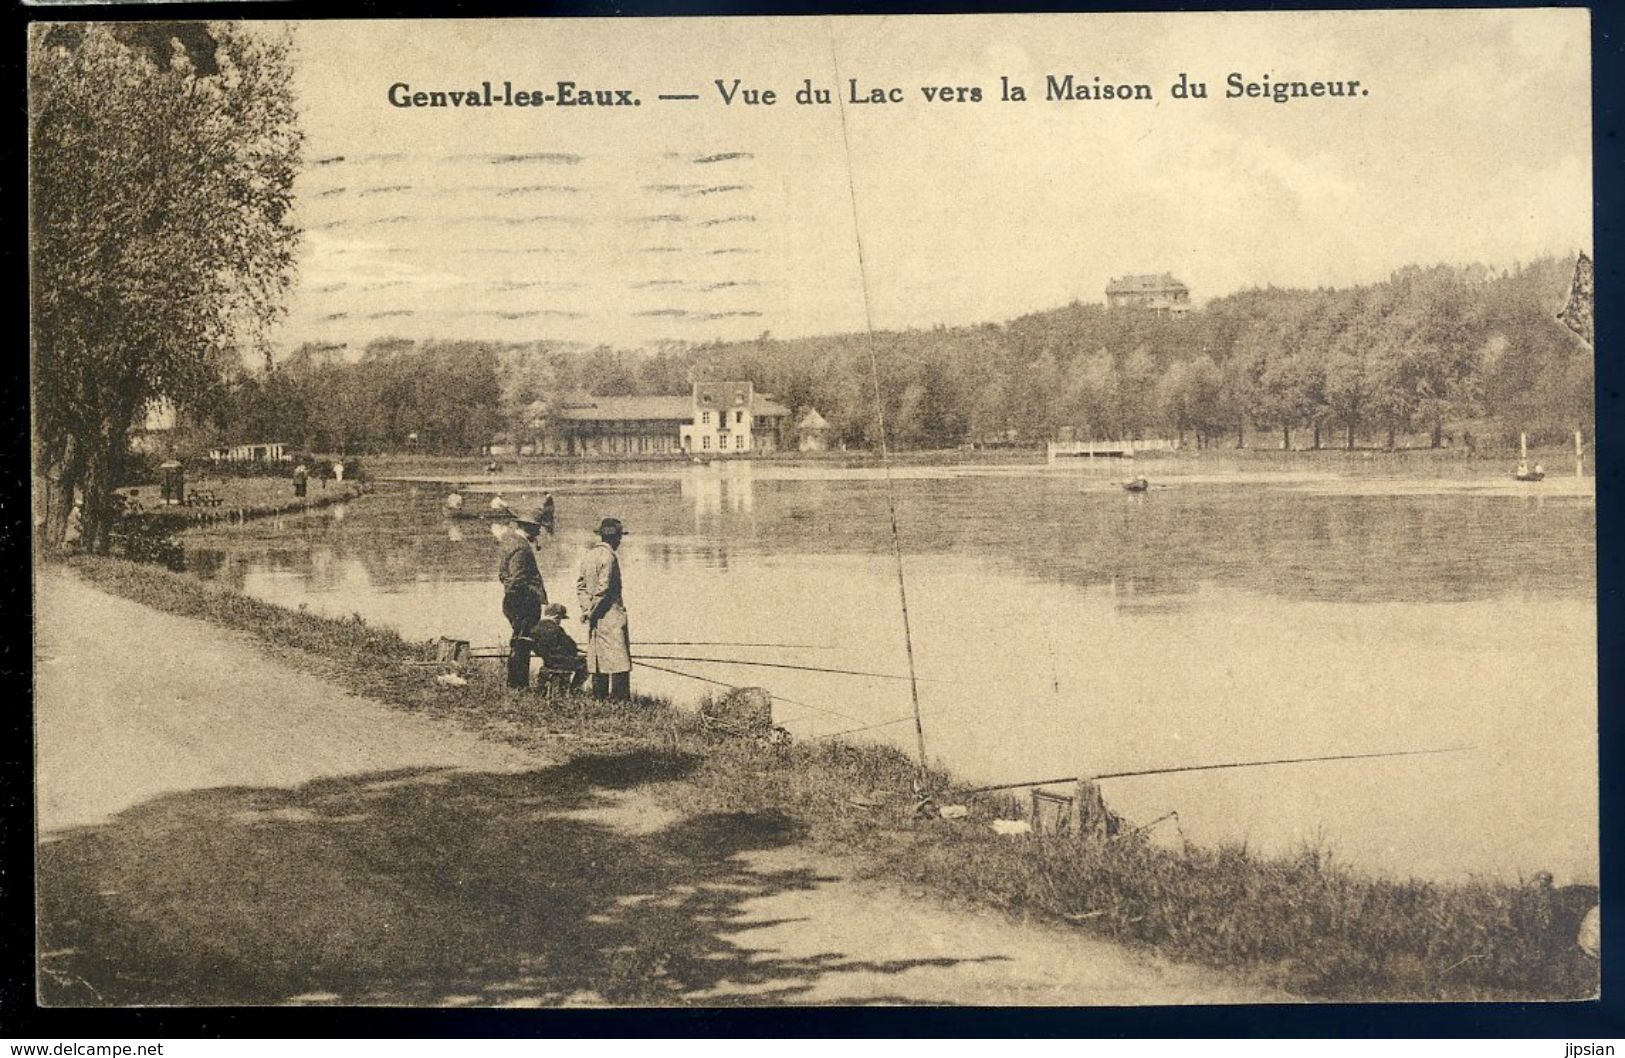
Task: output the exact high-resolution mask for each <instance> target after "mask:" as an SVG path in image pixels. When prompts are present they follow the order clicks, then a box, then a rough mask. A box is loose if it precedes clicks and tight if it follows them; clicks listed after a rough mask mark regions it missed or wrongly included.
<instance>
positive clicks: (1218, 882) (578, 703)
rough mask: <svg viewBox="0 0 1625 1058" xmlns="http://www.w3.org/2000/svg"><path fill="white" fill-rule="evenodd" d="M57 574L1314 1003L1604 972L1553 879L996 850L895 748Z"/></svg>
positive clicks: (152, 586) (813, 837)
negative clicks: (925, 810)
mask: <svg viewBox="0 0 1625 1058" xmlns="http://www.w3.org/2000/svg"><path fill="white" fill-rule="evenodd" d="M69 562H70V564H71V566H72V568H74V569H76V570H77V571H78V572H79V573H80V574H81V575H83V576H84V577H86V578H87V579H88V580H90V581H91V582H92V583H94V584H96V585H97V586H99V587H101V588H102V589H104V590H107V591H110V592H112V593H114V594H117V595H121V596H124V597H126V598H129V599H133V600H135V601H137V602H141V603H144V604H146V605H149V606H153V607H156V608H158V609H160V610H164V611H167V612H170V613H175V614H181V615H184V616H191V617H197V618H202V619H205V620H208V621H211V622H214V623H216V624H219V625H223V626H225V627H228V628H231V629H235V630H238V631H241V632H246V633H248V634H250V635H253V636H255V637H258V638H259V639H260V640H261V641H262V642H264V643H265V644H266V645H267V646H268V647H270V648H271V649H273V650H274V651H275V652H277V653H279V654H283V655H284V656H286V657H287V658H288V659H289V660H291V661H292V662H294V663H296V664H300V665H301V666H304V667H309V668H314V669H316V670H317V671H319V672H321V673H322V674H324V675H325V676H327V677H328V678H331V679H334V680H336V681H338V682H339V683H341V684H342V685H344V686H345V687H346V688H347V689H349V690H352V691H354V692H356V693H360V694H365V695H368V696H370V697H373V698H376V699H379V700H381V701H383V702H385V703H388V704H390V705H392V706H393V707H395V708H399V709H404V710H411V711H416V712H421V713H424V714H427V715H431V716H436V717H441V718H445V719H448V720H452V721H455V722H459V723H462V724H465V725H468V726H470V727H472V728H474V729H476V730H479V731H481V732H482V733H484V734H486V735H488V736H490V737H497V738H502V739H505V740H509V741H512V742H515V743H518V744H522V745H542V744H546V745H548V746H549V748H550V749H551V750H552V751H554V752H560V751H562V752H566V753H577V754H580V753H591V752H601V751H603V749H604V748H605V747H611V748H614V749H617V750H619V749H625V748H632V747H637V748H642V749H645V750H649V751H653V752H656V753H671V754H678V755H682V756H683V757H684V758H685V759H686V760H687V761H689V762H690V763H691V764H692V770H690V771H689V772H688V777H687V778H686V779H685V781H683V782H681V783H662V784H657V788H656V789H655V790H653V791H652V792H653V793H654V794H655V795H656V796H659V797H661V798H662V799H671V800H674V801H676V802H679V803H678V804H676V805H675V806H674V807H678V808H682V809H685V810H695V811H715V810H724V811H734V812H740V811H744V812H751V811H759V812H780V813H783V814H785V815H788V816H789V817H791V818H793V819H794V820H796V821H797V822H798V823H799V824H801V826H802V828H803V833H804V834H805V840H807V841H809V842H812V843H814V844H816V845H818V846H820V847H822V848H824V849H826V850H830V851H840V852H843V853H846V854H848V855H852V856H855V857H856V858H857V860H858V862H859V863H861V864H862V865H863V869H864V870H865V871H866V872H867V873H869V874H871V875H872V876H874V877H876V878H881V879H890V880H893V881H902V882H906V883H908V884H910V885H912V886H917V887H923V888H926V889H929V890H932V891H935V892H937V893H939V894H941V895H944V896H947V897H950V898H957V899H966V900H970V901H975V902H979V903H983V904H989V905H994V906H997V907H1001V908H1004V909H1007V910H1009V911H1011V912H1013V913H1017V914H1022V915H1026V916H1029V917H1031V918H1033V919H1036V920H1043V921H1049V922H1052V923H1053V924H1054V925H1055V926H1056V927H1057V928H1065V929H1079V930H1086V931H1088V932H1090V933H1092V934H1095V935H1097V936H1103V937H1106V938H1109V939H1111V940H1114V941H1117V942H1120V943H1123V944H1126V945H1130V946H1134V947H1138V948H1141V949H1145V950H1150V951H1154V952H1156V953H1159V954H1162V955H1165V956H1168V957H1171V958H1176V959H1185V960H1191V961H1196V962H1201V963H1205V964H1208V965H1211V966H1216V967H1221V968H1225V969H1228V970H1230V971H1232V972H1235V973H1237V974H1238V975H1240V976H1242V977H1244V978H1245V979H1246V980H1248V981H1252V982H1256V983H1258V984H1260V985H1266V986H1274V987H1278V988H1282V989H1285V990H1287V991H1289V992H1292V993H1295V994H1297V995H1300V996H1303V997H1305V998H1310V999H1319V1000H1345V1001H1374V1000H1437V999H1448V1000H1509V999H1544V1000H1562V999H1567V1000H1576V999H1584V998H1590V997H1593V996H1595V995H1597V994H1598V991H1599V987H1600V969H1599V965H1598V963H1597V961H1596V960H1594V959H1593V958H1591V957H1590V956H1589V955H1587V954H1585V953H1584V952H1583V951H1581V950H1580V949H1579V947H1578V945H1577V944H1576V932H1577V929H1578V926H1579V923H1580V920H1581V918H1582V917H1583V916H1584V914H1585V913H1586V911H1587V910H1589V909H1590V908H1591V907H1592V905H1593V904H1595V903H1596V901H1597V888H1596V887H1595V886H1562V887H1555V886H1553V885H1551V884H1550V880H1549V879H1547V878H1544V877H1541V878H1536V879H1533V880H1530V881H1527V882H1522V883H1517V884H1514V883H1509V882H1502V881H1493V880H1481V881H1470V882H1465V883H1440V882H1429V881H1420V880H1404V881H1396V880H1388V879H1383V878H1375V877H1370V876H1366V875H1363V874H1361V873H1360V872H1358V871H1356V870H1354V869H1351V868H1349V867H1347V866H1344V865H1340V864H1335V863H1332V862H1331V861H1330V860H1329V858H1328V857H1327V856H1325V855H1324V854H1323V853H1321V852H1320V851H1318V850H1314V849H1305V850H1303V851H1301V852H1300V853H1299V854H1297V855H1288V856H1275V857H1271V856H1263V855H1259V854H1258V853H1256V852H1252V851H1249V850H1247V849H1245V848H1243V847H1237V846H1223V847H1218V848H1208V847H1202V846H1197V845H1192V844H1186V845H1184V846H1183V847H1182V848H1177V849H1170V848H1166V847H1163V846H1160V845H1153V844H1151V843H1149V842H1147V841H1145V840H1143V836H1141V835H1130V836H1128V837H1126V838H1120V839H1116V840H1110V841H1104V842H1094V843H1091V842H1077V841H1073V840H1071V839H1069V838H1065V837H1054V836H1037V835H1022V836H1016V837H1010V836H1001V835H998V834H995V833H993V832H992V830H991V828H990V827H988V825H987V824H988V822H990V821H991V820H993V819H997V818H1001V817H1002V818H1012V817H1017V816H1019V815H1020V814H1021V808H1020V805H1019V803H1018V801H1017V800H1016V799H1014V798H1010V797H1004V796H996V797H982V798H974V799H971V800H969V802H968V806H969V814H968V815H967V816H966V817H965V818H961V819H952V820H949V819H942V818H939V817H937V816H936V815H922V814H919V813H917V812H916V805H917V804H918V802H919V800H920V798H921V797H923V796H925V795H926V794H930V795H932V796H934V797H935V798H936V801H937V802H938V803H948V802H949V801H950V800H952V799H954V790H955V789H965V784H962V783H957V782H956V781H955V780H954V778H953V777H952V776H951V775H948V774H946V773H943V772H941V771H932V772H930V773H928V774H926V775H924V776H922V775H920V774H919V772H918V771H917V770H916V768H915V766H914V764H913V762H912V761H911V760H910V759H909V758H908V757H907V756H906V755H904V754H903V753H901V752H900V751H898V750H896V749H893V748H890V747H885V746H878V745H866V744H853V743H848V742H842V741H833V740H821V741H820V740H815V741H808V742H805V743H793V744H772V743H771V742H770V741H769V740H751V739H743V738H735V737H730V736H728V735H725V734H722V733H720V732H717V731H714V730H711V729H709V728H707V726H706V725H705V724H704V722H703V721H702V720H701V718H700V716H699V715H698V714H697V713H696V712H694V711H691V710H687V709H680V708H675V707H673V706H672V705H670V704H669V703H667V702H665V701H662V700H658V699H649V698H640V699H637V700H635V701H633V702H631V703H621V704H615V703H606V702H595V701H592V700H591V699H588V698H583V697H575V696H567V697H562V698H554V699H550V700H547V701H545V702H544V701H541V700H538V699H537V698H536V697H535V696H534V695H531V694H528V693H514V692H510V691H508V690H506V688H505V687H504V686H503V682H502V676H501V674H500V672H498V671H496V667H494V666H493V667H491V668H482V667H479V666H476V667H474V668H472V669H469V670H467V671H466V672H465V673H464V676H465V677H466V680H467V682H466V684H465V685H463V686H456V687H451V686H446V685H444V684H442V683H439V682H437V681H436V679H435V676H436V674H437V673H438V672H439V671H441V670H440V669H437V668H436V667H435V665H434V663H433V660H432V659H433V656H434V648H433V644H431V643H414V642H409V641H407V640H405V639H403V638H402V637H401V636H400V635H398V634H397V633H395V632H394V631H392V630H390V629H386V628H379V627H374V626H372V625H369V624H367V623H366V622H365V621H363V620H362V619H361V618H360V617H359V616H356V617H351V618H330V617H321V616H316V615H314V614H310V613H307V612H304V611H302V610H297V611H296V610H290V609H287V608H285V607H280V606H275V605H272V604H269V603H265V602H261V601H259V600H256V599H252V598H249V597H247V596H245V595H243V594H241V593H238V592H234V591H231V590H229V589H223V588H220V587H217V586H214V585H208V584H205V583H203V582H201V581H198V580H197V579H195V578H193V577H190V576H187V575H184V574H177V573H173V572H170V571H168V570H164V569H160V568H157V567H154V566H151V565H142V564H137V563H132V562H126V561H120V560H117V559H108V558H95V557H89V556H81V557H77V558H74V559H71V560H69Z"/></svg>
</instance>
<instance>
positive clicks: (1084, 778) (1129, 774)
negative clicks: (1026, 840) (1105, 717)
mask: <svg viewBox="0 0 1625 1058" xmlns="http://www.w3.org/2000/svg"><path fill="white" fill-rule="evenodd" d="M1474 748H1475V747H1473V746H1449V747H1446V748H1443V749H1402V750H1394V751H1391V752H1388V753H1337V754H1332V755H1330V756H1324V757H1284V758H1281V759H1279V760H1239V761H1227V762H1225V763H1223V764H1186V765H1182V766H1180V767H1177V768H1145V769H1142V770H1139V771H1108V772H1102V773H1100V774H1099V775H1068V776H1066V777H1065V778H1060V779H1039V780H1037V781H1035V782H1006V783H997V784H995V785H993V786H974V787H972V788H971V789H969V790H965V791H962V792H963V794H964V795H965V796H967V797H968V796H970V795H971V794H980V793H992V792H993V791H994V790H1017V789H1021V788H1022V787H1026V786H1050V785H1059V784H1061V783H1068V782H1099V781H1100V780H1101V779H1128V778H1133V777H1135V776H1140V775H1173V774H1175V773H1178V772H1190V771H1219V770H1220V769H1223V768H1262V767H1265V766H1267V765H1272V764H1316V763H1320V762H1322V761H1329V760H1375V759H1376V758H1379V757H1422V756H1427V755H1429V754H1434V753H1464V752H1466V751H1468V750H1471V749H1474Z"/></svg>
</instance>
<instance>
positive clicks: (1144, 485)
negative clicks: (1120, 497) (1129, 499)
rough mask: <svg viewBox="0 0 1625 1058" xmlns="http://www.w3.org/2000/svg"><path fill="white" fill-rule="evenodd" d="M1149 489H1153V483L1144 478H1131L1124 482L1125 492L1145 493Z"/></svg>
mask: <svg viewBox="0 0 1625 1058" xmlns="http://www.w3.org/2000/svg"><path fill="white" fill-rule="evenodd" d="M1149 488H1151V482H1149V481H1147V480H1145V479H1144V478H1130V479H1129V480H1127V481H1125V482H1123V491H1124V492H1145V491H1146V490H1147V489H1149Z"/></svg>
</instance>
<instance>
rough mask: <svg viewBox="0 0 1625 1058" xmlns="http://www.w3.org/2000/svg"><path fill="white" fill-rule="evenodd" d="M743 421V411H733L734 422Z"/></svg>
mask: <svg viewBox="0 0 1625 1058" xmlns="http://www.w3.org/2000/svg"><path fill="white" fill-rule="evenodd" d="M744 421H745V413H744V412H742V411H736V412H734V422H736V423H740V422H744Z"/></svg>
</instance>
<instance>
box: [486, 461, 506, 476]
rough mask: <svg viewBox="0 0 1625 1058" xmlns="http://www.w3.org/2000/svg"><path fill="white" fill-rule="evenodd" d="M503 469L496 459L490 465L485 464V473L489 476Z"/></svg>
mask: <svg viewBox="0 0 1625 1058" xmlns="http://www.w3.org/2000/svg"><path fill="white" fill-rule="evenodd" d="M501 469H502V464H501V463H498V462H497V461H496V460H494V459H493V460H491V461H490V462H489V463H487V464H485V472H486V473H487V474H495V473H496V472H497V471H499V470H501Z"/></svg>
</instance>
